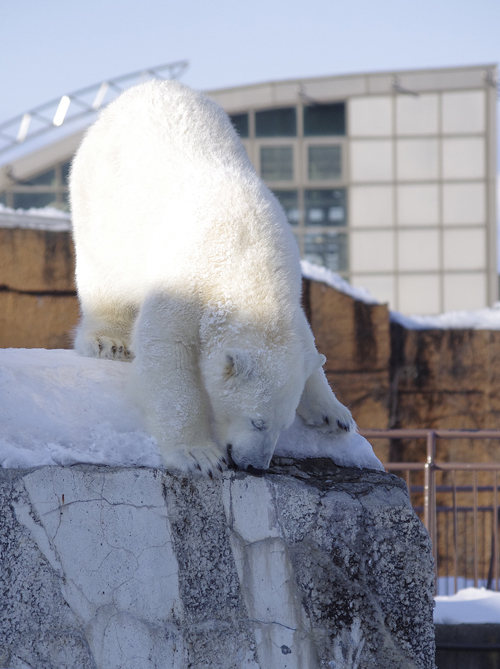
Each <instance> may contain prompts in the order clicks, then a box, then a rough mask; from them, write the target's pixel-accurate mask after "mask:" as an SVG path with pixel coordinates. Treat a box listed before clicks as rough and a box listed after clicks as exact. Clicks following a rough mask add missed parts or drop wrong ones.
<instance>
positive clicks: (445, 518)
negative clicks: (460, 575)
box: [436, 502, 450, 595]
mask: <svg viewBox="0 0 500 669" xmlns="http://www.w3.org/2000/svg"><path fill="white" fill-rule="evenodd" d="M436 508H437V502H436ZM444 521H445V522H444V525H445V530H444V536H445V546H446V569H445V576H446V594H447V595H449V594H450V593H449V589H450V587H449V575H450V550H449V548H450V546H449V545H450V542H449V529H448V526H449V524H450V523H449V518H448V514H447V513H445V514H444ZM436 525H437V511H436Z"/></svg>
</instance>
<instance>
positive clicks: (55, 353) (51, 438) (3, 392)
mask: <svg viewBox="0 0 500 669" xmlns="http://www.w3.org/2000/svg"><path fill="white" fill-rule="evenodd" d="M130 371H131V364H130V363H126V362H116V361H108V360H99V359H95V358H84V357H80V356H78V355H77V354H76V353H75V352H74V351H67V350H50V351H47V350H44V349H0V396H1V397H2V402H1V403H0V466H2V467H5V468H16V467H20V468H29V467H41V466H44V465H71V464H75V463H86V464H97V465H113V466H126V467H131V466H143V467H159V466H161V457H160V453H159V450H158V447H157V444H156V441H155V439H154V438H153V437H152V436H150V435H149V434H148V433H147V432H146V431H145V429H144V427H143V420H142V416H141V414H140V412H139V410H138V408H137V407H136V406H135V404H134V402H133V401H132V399H131V397H130V396H129V394H128V391H127V388H128V379H129V374H130ZM276 455H281V456H289V457H297V458H303V457H331V458H332V460H333V461H334V462H335V463H336V464H338V465H340V466H357V467H367V468H370V469H379V470H382V469H383V467H382V464H381V463H380V461H379V460H378V459H377V458H376V457H375V455H374V453H373V450H372V447H371V446H370V444H369V443H368V442H367V441H366V439H364V438H363V437H361V436H360V435H359V434H357V433H352V434H342V435H341V436H339V437H337V438H334V437H332V435H329V434H323V433H319V432H318V431H316V430H314V429H312V428H308V427H306V426H305V425H304V424H303V422H302V421H301V419H300V418H296V419H295V423H294V424H293V425H292V427H291V428H290V429H289V430H287V431H286V432H284V433H283V434H282V435H281V437H280V439H279V441H278V445H277V447H276Z"/></svg>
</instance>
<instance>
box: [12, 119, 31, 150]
mask: <svg viewBox="0 0 500 669" xmlns="http://www.w3.org/2000/svg"><path fill="white" fill-rule="evenodd" d="M30 123H31V114H30V113H28V112H27V113H26V114H23V117H22V119H21V125H20V126H19V130H18V131H17V137H16V142H19V144H21V142H24V140H25V139H26V135H27V134H28V130H29V128H30Z"/></svg>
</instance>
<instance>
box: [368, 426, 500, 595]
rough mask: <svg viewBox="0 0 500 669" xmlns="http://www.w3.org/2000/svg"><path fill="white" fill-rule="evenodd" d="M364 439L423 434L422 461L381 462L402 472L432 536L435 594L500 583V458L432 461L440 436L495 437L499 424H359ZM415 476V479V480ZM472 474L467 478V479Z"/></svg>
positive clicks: (499, 434)
mask: <svg viewBox="0 0 500 669" xmlns="http://www.w3.org/2000/svg"><path fill="white" fill-rule="evenodd" d="M360 434H361V435H362V436H363V437H365V438H367V439H412V440H413V439H425V440H426V445H427V448H426V451H427V452H426V461H425V462H385V463H384V467H385V469H386V471H388V472H394V473H396V472H397V473H400V474H402V475H403V478H404V480H405V481H406V485H407V487H408V491H409V493H410V499H411V501H412V505H413V508H414V510H415V511H416V512H417V514H418V515H419V516H420V517H421V519H422V522H423V523H424V525H425V527H426V529H427V531H428V532H429V536H430V538H431V540H432V551H433V556H434V561H435V563H434V564H435V567H434V568H435V574H436V590H437V592H438V594H451V593H450V590H453V591H454V592H457V590H458V589H459V585H460V586H461V587H466V586H468V585H474V586H475V587H477V586H478V585H484V586H486V587H488V588H490V589H495V590H498V589H499V554H500V550H499V548H500V547H499V528H498V522H499V513H498V503H499V472H500V462H472V463H471V462H436V441H437V440H438V439H473V440H477V439H495V440H499V441H500V430H431V429H415V430H360ZM415 479H416V480H415ZM470 479H471V480H470Z"/></svg>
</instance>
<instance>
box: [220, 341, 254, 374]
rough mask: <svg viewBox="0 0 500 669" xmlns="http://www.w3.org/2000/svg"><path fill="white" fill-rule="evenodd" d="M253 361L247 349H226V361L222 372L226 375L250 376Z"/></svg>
mask: <svg viewBox="0 0 500 669" xmlns="http://www.w3.org/2000/svg"><path fill="white" fill-rule="evenodd" d="M254 365H255V363H254V361H253V359H252V356H251V355H250V353H249V352H248V351H244V350H243V349H240V348H229V349H227V350H226V361H225V368H224V372H225V374H226V376H227V377H229V376H241V377H246V378H248V377H250V376H251V375H252V373H253V370H254Z"/></svg>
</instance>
